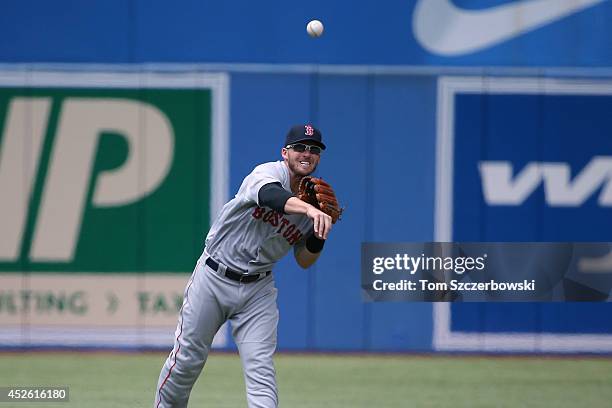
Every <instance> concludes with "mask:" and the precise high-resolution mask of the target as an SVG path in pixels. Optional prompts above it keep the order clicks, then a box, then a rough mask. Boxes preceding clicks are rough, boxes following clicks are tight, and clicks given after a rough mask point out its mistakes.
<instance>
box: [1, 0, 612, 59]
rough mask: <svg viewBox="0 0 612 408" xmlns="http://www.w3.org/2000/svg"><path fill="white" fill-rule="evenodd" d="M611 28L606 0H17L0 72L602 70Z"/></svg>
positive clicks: (7, 16) (8, 11) (610, 49)
mask: <svg viewBox="0 0 612 408" xmlns="http://www.w3.org/2000/svg"><path fill="white" fill-rule="evenodd" d="M315 18H316V19H319V20H321V21H322V22H323V24H324V26H325V31H324V33H323V35H322V36H321V37H320V38H316V39H313V38H310V37H309V36H308V35H307V34H306V25H307V23H308V22H309V21H310V20H312V19H315ZM611 19H612V4H610V2H609V1H607V0H389V1H385V2H383V3H380V2H369V1H366V0H357V1H335V2H329V1H324V0H312V1H309V2H305V3H299V2H263V3H262V2H258V3H253V2H250V1H247V0H237V1H234V2H231V4H229V3H227V2H219V1H199V0H186V1H182V2H180V3H169V2H162V1H142V0H131V1H122V0H104V1H103V0H94V1H88V2H86V3H79V2H76V3H75V2H73V1H69V0H58V1H53V2H47V1H40V0H23V1H20V2H10V4H7V5H5V6H4V7H3V10H2V15H1V16H0V23H1V24H0V35H1V37H2V38H5V39H10V41H3V42H0V61H2V62H91V63H134V62H181V63H184V62H203V63H266V64H278V63H283V64H301V63H308V64H310V63H321V64H356V65H410V66H418V65H424V66H431V65H435V66H444V65H452V66H547V67H609V66H610V65H612V28H611V27H610V25H609V24H608V22H609V21H610V20H611ZM75 22H78V24H75Z"/></svg>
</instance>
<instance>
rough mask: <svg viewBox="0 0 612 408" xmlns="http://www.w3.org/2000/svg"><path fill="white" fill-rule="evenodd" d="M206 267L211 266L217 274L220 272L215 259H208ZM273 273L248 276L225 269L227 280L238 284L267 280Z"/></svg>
mask: <svg viewBox="0 0 612 408" xmlns="http://www.w3.org/2000/svg"><path fill="white" fill-rule="evenodd" d="M206 265H208V266H210V267H211V268H212V270H214V271H215V272H217V271H218V270H219V263H218V262H217V261H215V260H214V259H212V258H211V257H208V258H206ZM271 273H272V271H267V272H261V273H257V274H253V275H247V274H245V273H240V272H236V271H233V270H231V269H230V268H226V269H225V276H226V277H227V278H230V279H231V280H234V281H236V282H241V283H251V282H255V281H257V280H259V279H263V278H265V277H266V276H268V275H270V274H271Z"/></svg>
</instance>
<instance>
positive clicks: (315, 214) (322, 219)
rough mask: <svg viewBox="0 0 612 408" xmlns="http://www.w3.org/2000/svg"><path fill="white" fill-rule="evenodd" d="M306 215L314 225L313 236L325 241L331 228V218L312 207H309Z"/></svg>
mask: <svg viewBox="0 0 612 408" xmlns="http://www.w3.org/2000/svg"><path fill="white" fill-rule="evenodd" d="M306 215H307V216H308V218H310V219H311V220H312V222H313V224H314V232H315V236H316V237H317V238H319V239H327V236H328V235H329V231H331V228H332V217H330V216H329V215H327V214H325V213H324V212H323V211H321V210H318V209H316V208H315V207H313V206H309V208H308V211H307V212H306Z"/></svg>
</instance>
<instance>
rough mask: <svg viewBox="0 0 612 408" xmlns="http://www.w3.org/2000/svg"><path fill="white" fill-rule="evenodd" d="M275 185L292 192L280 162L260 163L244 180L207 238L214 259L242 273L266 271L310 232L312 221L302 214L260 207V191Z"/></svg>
mask: <svg viewBox="0 0 612 408" xmlns="http://www.w3.org/2000/svg"><path fill="white" fill-rule="evenodd" d="M276 182H280V183H281V185H282V186H283V188H284V189H285V190H287V191H291V187H290V184H289V182H290V180H289V170H288V169H287V165H286V164H285V163H284V162H282V161H276V162H270V163H264V164H261V165H259V166H257V167H255V169H254V170H253V171H252V172H251V174H249V175H248V176H247V177H246V178H245V179H244V181H243V182H242V185H241V186H240V189H239V190H238V193H237V194H236V196H235V197H234V198H233V199H232V200H231V201H230V202H228V203H227V204H225V206H223V209H222V210H221V213H220V214H219V216H218V217H217V220H216V221H215V223H214V224H213V225H212V227H211V229H210V231H209V233H208V236H207V237H206V251H207V252H208V254H209V255H210V256H212V257H213V259H215V260H217V261H219V262H221V263H223V264H225V265H227V266H229V267H230V268H231V269H235V270H238V271H242V272H247V273H260V272H265V271H269V270H271V269H272V267H273V266H274V264H275V263H276V262H277V261H278V260H279V259H281V258H282V257H283V256H285V255H286V254H287V252H288V251H289V249H290V248H291V246H292V245H295V244H301V243H303V242H304V241H305V239H306V238H307V237H308V235H309V234H311V233H312V220H310V219H309V218H308V217H306V216H305V215H295V214H292V215H290V214H281V213H279V212H277V211H274V210H272V209H269V208H265V207H261V206H259V197H258V194H259V189H260V188H261V187H262V186H264V185H266V184H268V183H276Z"/></svg>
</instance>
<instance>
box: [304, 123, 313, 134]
mask: <svg viewBox="0 0 612 408" xmlns="http://www.w3.org/2000/svg"><path fill="white" fill-rule="evenodd" d="M304 128H305V129H306V136H312V135H314V128H313V127H312V126H310V125H306V126H304Z"/></svg>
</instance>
